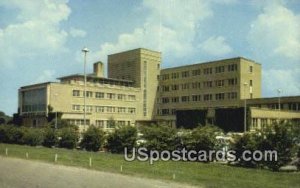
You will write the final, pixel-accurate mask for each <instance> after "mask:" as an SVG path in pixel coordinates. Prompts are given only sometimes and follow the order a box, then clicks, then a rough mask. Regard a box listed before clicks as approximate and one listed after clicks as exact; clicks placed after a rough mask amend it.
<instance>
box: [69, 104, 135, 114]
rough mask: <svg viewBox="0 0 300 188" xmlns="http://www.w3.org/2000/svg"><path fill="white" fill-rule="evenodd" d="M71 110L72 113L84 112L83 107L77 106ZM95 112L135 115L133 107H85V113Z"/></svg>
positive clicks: (73, 106)
mask: <svg viewBox="0 0 300 188" xmlns="http://www.w3.org/2000/svg"><path fill="white" fill-rule="evenodd" d="M72 110H73V111H84V106H83V105H77V104H74V105H72ZM93 111H95V112H96V113H101V112H102V113H105V112H106V113H123V114H125V113H128V114H135V113H136V109H135V108H133V107H115V106H91V105H86V112H93Z"/></svg>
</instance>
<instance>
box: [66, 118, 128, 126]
mask: <svg viewBox="0 0 300 188" xmlns="http://www.w3.org/2000/svg"><path fill="white" fill-rule="evenodd" d="M67 122H68V123H69V124H70V125H78V126H79V125H84V120H83V119H67ZM86 125H90V120H89V119H86ZM125 125H130V121H123V120H118V121H114V120H96V121H95V126H96V127H99V128H115V127H116V126H125Z"/></svg>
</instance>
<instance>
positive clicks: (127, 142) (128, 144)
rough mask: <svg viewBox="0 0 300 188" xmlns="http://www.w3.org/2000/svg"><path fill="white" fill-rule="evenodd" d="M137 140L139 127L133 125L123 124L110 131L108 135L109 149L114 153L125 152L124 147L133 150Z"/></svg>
mask: <svg viewBox="0 0 300 188" xmlns="http://www.w3.org/2000/svg"><path fill="white" fill-rule="evenodd" d="M136 140H137V129H136V128H135V127H131V126H122V127H118V128H116V130H115V131H114V132H112V133H110V134H109V135H108V137H107V145H106V147H107V149H108V150H109V151H110V152H112V153H123V152H124V148H127V151H132V148H133V147H135V145H136Z"/></svg>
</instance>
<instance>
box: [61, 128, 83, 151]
mask: <svg viewBox="0 0 300 188" xmlns="http://www.w3.org/2000/svg"><path fill="white" fill-rule="evenodd" d="M59 135H60V137H61V138H60V140H59V147H62V148H68V149H74V148H75V147H76V144H77V142H78V139H79V135H78V132H77V131H76V129H74V128H71V127H66V128H62V129H61V130H60V134H59Z"/></svg>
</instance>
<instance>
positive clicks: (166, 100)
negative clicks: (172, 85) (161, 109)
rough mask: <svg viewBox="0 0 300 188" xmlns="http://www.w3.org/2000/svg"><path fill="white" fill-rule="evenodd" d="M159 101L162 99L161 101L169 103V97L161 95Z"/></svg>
mask: <svg viewBox="0 0 300 188" xmlns="http://www.w3.org/2000/svg"><path fill="white" fill-rule="evenodd" d="M161 101H162V103H169V98H168V97H163V98H162V100H161Z"/></svg>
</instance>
